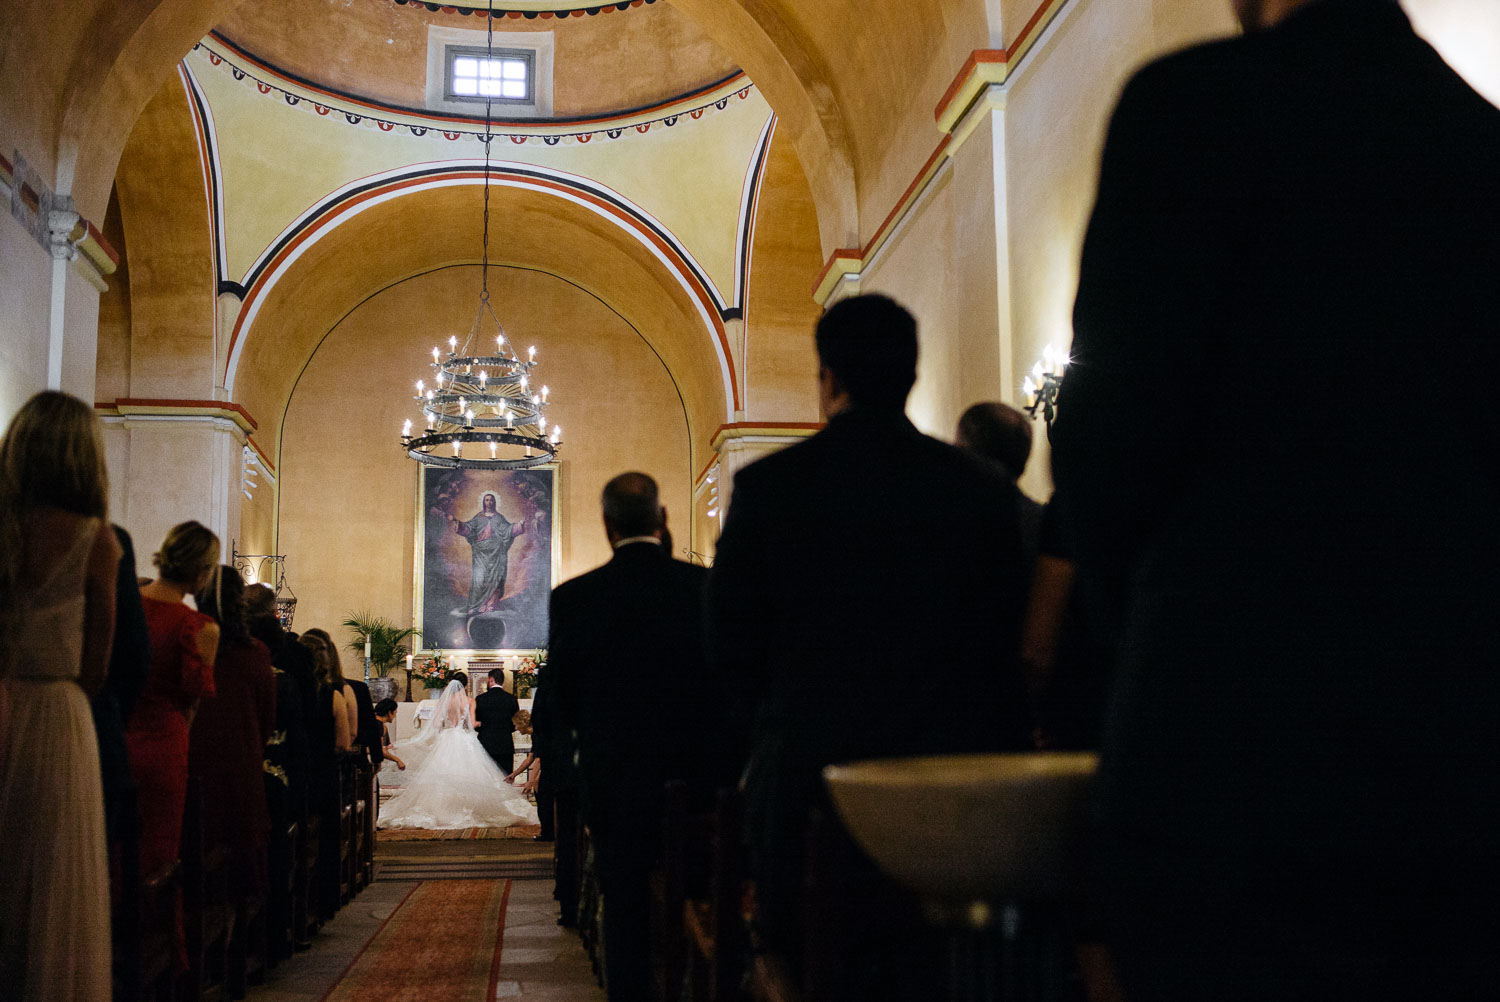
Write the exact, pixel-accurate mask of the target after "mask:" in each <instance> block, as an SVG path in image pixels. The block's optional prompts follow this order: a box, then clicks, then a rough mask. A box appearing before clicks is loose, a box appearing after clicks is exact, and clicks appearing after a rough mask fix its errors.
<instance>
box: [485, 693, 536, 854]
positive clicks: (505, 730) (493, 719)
mask: <svg viewBox="0 0 1500 1002" xmlns="http://www.w3.org/2000/svg"><path fill="white" fill-rule="evenodd" d="M520 710H521V704H520V702H519V701H518V700H517V699H516V697H515V696H514V695H512V694H511V693H508V692H506V691H505V669H504V668H494V669H491V671H490V687H489V688H488V689H486V690H484V691H483V692H481V693H480V694H479V695H478V696H476V697H475V698H474V716H475V719H476V720H477V721H478V722H479V729H478V730H477V731H476V732H475V733H477V734H478V735H479V743H480V744H481V745H483V746H484V750H485V751H487V752H489V754H490V758H492V759H494V760H495V764H496V765H498V766H499V767H500V771H501V772H503V773H505V774H506V775H507V776H509V775H510V774H511V772H513V771H514V770H515V768H516V739H515V733H516V725H515V724H514V723H513V722H512V721H513V719H514V718H515V715H516V714H517V713H519V712H520ZM544 824H545V822H544Z"/></svg>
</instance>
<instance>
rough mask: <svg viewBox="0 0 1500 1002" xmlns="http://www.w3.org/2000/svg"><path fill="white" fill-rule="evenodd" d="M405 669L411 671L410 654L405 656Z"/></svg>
mask: <svg viewBox="0 0 1500 1002" xmlns="http://www.w3.org/2000/svg"><path fill="white" fill-rule="evenodd" d="M406 670H407V671H411V655H410V654H408V655H407V656H406Z"/></svg>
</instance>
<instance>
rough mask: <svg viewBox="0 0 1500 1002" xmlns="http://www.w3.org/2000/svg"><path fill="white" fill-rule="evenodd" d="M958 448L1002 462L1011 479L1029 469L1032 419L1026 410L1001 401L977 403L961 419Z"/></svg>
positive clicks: (959, 421)
mask: <svg viewBox="0 0 1500 1002" xmlns="http://www.w3.org/2000/svg"><path fill="white" fill-rule="evenodd" d="M956 438H957V440H958V447H959V448H960V449H967V450H968V451H970V452H972V453H974V454H975V455H979V456H983V457H984V458H985V459H989V460H992V461H994V462H996V463H999V464H1000V465H1001V466H1003V467H1005V469H1006V470H1007V471H1008V472H1009V473H1010V475H1011V479H1015V478H1017V477H1019V476H1020V475H1021V474H1022V473H1024V472H1025V470H1026V460H1028V459H1030V458H1031V420H1030V419H1029V418H1028V417H1027V416H1026V414H1025V413H1024V412H1023V411H1018V410H1016V409H1015V408H1014V407H1011V406H1010V405H1009V404H1002V403H1000V402H999V401H998V400H991V401H986V402H985V403H980V404H975V405H974V406H973V407H970V408H969V409H968V410H966V411H964V412H963V415H962V416H961V417H960V418H959V419H958V434H957V436H956Z"/></svg>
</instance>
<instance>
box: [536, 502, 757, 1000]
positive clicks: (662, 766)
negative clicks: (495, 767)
mask: <svg viewBox="0 0 1500 1002" xmlns="http://www.w3.org/2000/svg"><path fill="white" fill-rule="evenodd" d="M603 507H604V530H605V533H606V534H607V535H608V537H609V541H610V545H611V546H613V547H614V551H615V553H614V557H613V559H611V560H610V562H609V563H607V564H605V565H604V566H603V567H599V568H597V569H595V570H592V571H590V572H588V573H587V574H584V575H581V576H579V577H576V578H574V579H573V580H571V581H568V582H565V583H564V584H562V585H560V586H559V587H558V588H557V589H555V590H554V591H553V592H552V641H551V646H550V658H549V661H548V665H547V676H548V677H547V683H546V686H547V687H549V688H550V687H551V686H554V685H555V686H557V692H556V694H555V695H556V698H557V706H556V711H557V716H558V718H559V721H560V723H561V724H562V726H563V727H565V728H568V729H571V730H572V731H574V732H575V733H576V734H577V745H578V764H579V774H580V779H581V781H582V785H583V800H584V805H585V819H586V820H587V822H588V826H589V832H590V835H591V837H592V838H593V841H594V849H595V859H596V862H597V866H598V873H599V882H600V885H601V888H602V889H603V891H604V900H605V906H604V936H605V940H606V941H607V942H608V943H609V949H608V950H607V951H606V953H605V958H606V960H605V962H606V964H607V971H606V981H607V982H608V985H609V997H610V999H611V1000H612V1002H622V1000H636V999H644V998H647V997H648V995H649V992H650V968H649V962H650V951H649V947H648V944H649V931H648V922H649V914H650V909H649V907H648V902H649V898H648V885H647V879H648V877H649V874H650V870H651V864H652V862H653V860H654V859H655V855H656V851H657V846H658V842H659V840H660V834H661V819H662V785H663V783H664V782H665V781H666V780H669V779H683V780H686V781H687V782H688V784H689V786H690V787H691V788H693V789H695V790H697V791H699V792H700V793H701V792H705V791H707V790H710V789H712V787H713V786H714V785H715V784H717V783H721V782H732V781H733V774H732V772H726V771H725V769H724V767H723V766H722V765H721V757H722V752H721V751H720V750H721V749H722V748H723V746H724V741H723V734H724V730H725V723H724V720H723V717H722V713H723V710H722V707H723V700H722V699H721V698H720V693H719V690H718V688H717V687H716V686H715V685H714V684H713V682H712V681H711V679H710V678H709V676H708V675H707V673H706V670H705V666H704V657H703V632H702V611H701V603H702V596H703V581H704V575H705V571H704V570H703V568H701V567H695V566H693V565H692V564H687V563H683V562H681V561H678V560H673V559H672V555H671V554H670V553H669V552H668V551H667V550H666V547H665V546H663V544H662V536H663V534H664V533H665V532H666V524H667V512H666V509H665V508H663V507H662V506H661V501H660V499H659V496H658V493H657V487H656V481H654V480H652V479H651V478H650V477H648V476H646V475H645V474H644V473H623V474H621V475H620V476H618V477H615V478H614V479H613V480H611V481H610V482H609V483H608V484H607V485H606V486H605V488H604V495H603ZM548 761H549V762H550V761H551V760H550V759H549V760H548ZM551 768H552V766H551V765H550V764H549V765H547V766H546V767H545V769H544V774H545V772H546V771H547V770H551ZM705 799H706V798H705Z"/></svg>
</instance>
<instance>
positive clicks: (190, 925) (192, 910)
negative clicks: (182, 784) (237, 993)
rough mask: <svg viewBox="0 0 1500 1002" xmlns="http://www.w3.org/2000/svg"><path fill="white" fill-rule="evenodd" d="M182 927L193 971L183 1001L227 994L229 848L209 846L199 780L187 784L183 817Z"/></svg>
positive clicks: (186, 976) (185, 978) (181, 989)
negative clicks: (204, 828) (206, 837)
mask: <svg viewBox="0 0 1500 1002" xmlns="http://www.w3.org/2000/svg"><path fill="white" fill-rule="evenodd" d="M181 860H182V924H183V932H184V934H185V939H186V944H187V955H188V969H187V971H186V972H184V973H183V975H182V977H181V978H180V979H179V983H178V994H179V996H180V997H181V998H182V999H183V1000H184V1002H197V1000H200V999H213V998H220V997H222V996H223V988H224V986H225V982H226V976H227V969H228V950H229V940H230V937H231V936H233V935H234V918H235V909H234V905H233V902H232V901H231V900H230V895H229V884H228V869H227V868H228V866H229V863H230V853H229V849H228V847H226V846H224V845H222V844H219V845H207V844H205V840H204V834H203V796H202V791H201V789H200V788H199V785H198V780H197V779H196V778H192V779H189V780H188V790H187V802H186V804H185V807H184V810H183V817H182V851H181Z"/></svg>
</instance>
